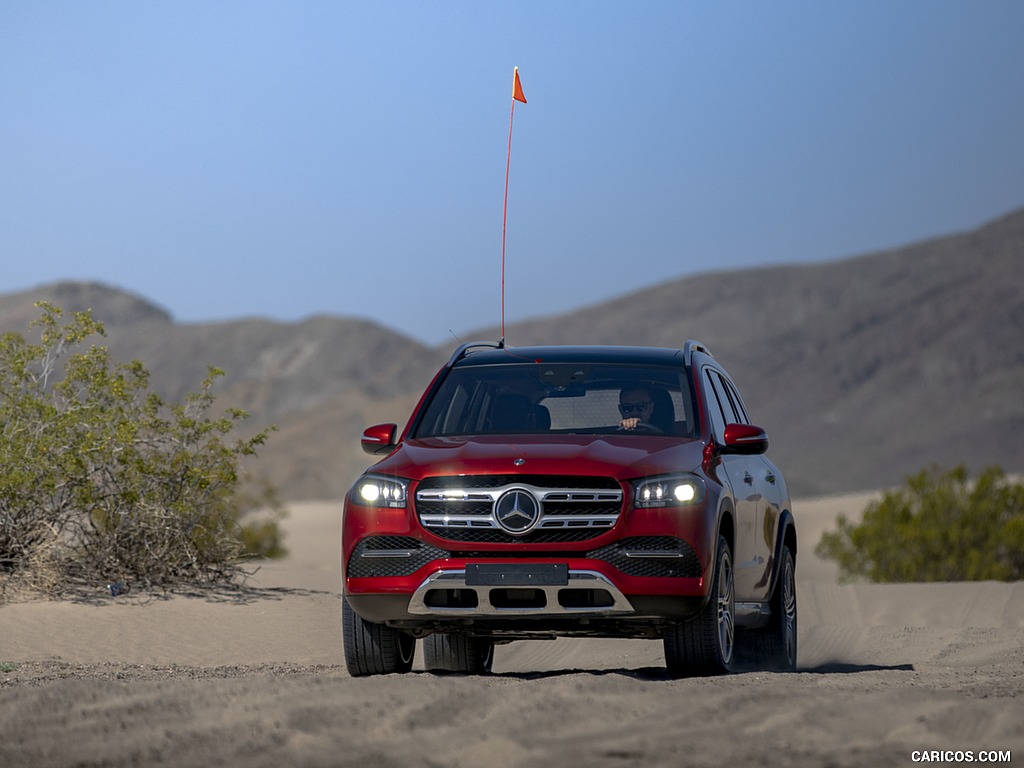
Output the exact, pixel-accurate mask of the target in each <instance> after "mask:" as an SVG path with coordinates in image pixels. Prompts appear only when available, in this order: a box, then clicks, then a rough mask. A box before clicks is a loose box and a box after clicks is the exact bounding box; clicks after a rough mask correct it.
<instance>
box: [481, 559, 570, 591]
mask: <svg viewBox="0 0 1024 768" xmlns="http://www.w3.org/2000/svg"><path fill="white" fill-rule="evenodd" d="M568 583H569V566H568V565H567V564H566V563H470V564H469V565H467V566H466V586H467V587H564V586H566V585H567V584H568Z"/></svg>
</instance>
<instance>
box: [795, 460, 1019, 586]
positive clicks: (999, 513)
mask: <svg viewBox="0 0 1024 768" xmlns="http://www.w3.org/2000/svg"><path fill="white" fill-rule="evenodd" d="M815 551H816V552H817V553H818V555H819V556H821V557H824V558H828V559H831V560H835V561H836V562H837V563H838V564H839V568H840V574H841V578H842V579H843V580H851V579H855V578H859V577H861V578H867V579H869V580H870V581H875V582H891V581H895V582H907V581H979V580H987V579H991V580H999V581H1009V580H1016V579H1020V578H1021V577H1022V576H1024V485H1022V484H1021V483H1019V482H1012V481H1010V480H1009V479H1008V478H1007V477H1006V475H1005V474H1004V473H1003V471H1002V470H1001V469H1000V468H998V467H989V468H987V469H985V470H984V471H983V472H982V473H981V474H980V476H979V477H978V478H977V480H975V481H973V482H972V481H971V480H970V478H969V476H968V473H967V470H966V469H965V468H964V467H963V466H959V467H956V468H954V469H951V470H948V471H942V470H940V469H938V468H932V469H930V470H925V471H922V472H920V473H918V474H916V475H914V476H912V477H909V478H907V481H906V485H905V487H903V488H898V489H895V490H891V491H887V492H886V493H885V494H883V496H882V498H881V499H879V500H878V501H874V502H872V503H870V504H869V505H868V506H867V508H866V509H865V511H864V515H863V519H862V520H861V522H860V523H858V524H854V523H851V522H850V521H849V520H848V519H847V518H846V516H845V515H841V516H840V517H839V519H838V529H837V530H835V531H831V532H827V533H825V534H824V535H823V536H822V537H821V541H820V542H819V543H818V546H817V548H816V550H815Z"/></svg>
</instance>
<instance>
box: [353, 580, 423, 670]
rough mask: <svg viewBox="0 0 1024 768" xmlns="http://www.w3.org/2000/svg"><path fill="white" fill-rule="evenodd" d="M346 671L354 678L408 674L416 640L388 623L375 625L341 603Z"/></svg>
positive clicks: (414, 653)
mask: <svg viewBox="0 0 1024 768" xmlns="http://www.w3.org/2000/svg"><path fill="white" fill-rule="evenodd" d="M341 630H342V639H343V640H344V646H345V668H346V669H347V670H348V673H349V674H350V675H352V677H366V676H367V675H390V674H395V673H405V672H408V671H410V670H411V669H412V660H413V657H414V656H415V655H416V638H415V637H413V636H412V635H408V634H406V633H404V632H399V631H398V630H397V629H392V628H391V627H389V626H387V625H386V624H372V623H371V622H369V621H366V620H364V619H363V618H362V617H361V616H360V615H359V614H358V613H356V612H355V611H353V610H352V607H351V606H350V605H349V604H348V600H345V599H344V598H342V601H341Z"/></svg>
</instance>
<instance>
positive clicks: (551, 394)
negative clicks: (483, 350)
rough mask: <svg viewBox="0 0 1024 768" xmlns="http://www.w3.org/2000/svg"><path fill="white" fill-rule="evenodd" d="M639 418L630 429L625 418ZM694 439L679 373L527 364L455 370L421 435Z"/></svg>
mask: <svg viewBox="0 0 1024 768" xmlns="http://www.w3.org/2000/svg"><path fill="white" fill-rule="evenodd" d="M629 417H639V418H640V421H641V422H642V425H641V427H640V428H638V429H634V430H631V431H628V432H626V431H622V430H620V428H619V423H620V421H621V420H622V419H623V418H629ZM550 433H567V434H636V435H640V434H645V435H650V434H664V435H671V436H675V437H693V436H694V419H693V398H692V395H691V392H690V387H689V385H688V382H687V379H686V378H685V377H684V376H683V372H682V371H681V370H679V369H676V368H668V367H655V366H641V365H596V364H590V363H587V364H579V365H577V364H571V363H556V364H550V363H522V364H508V363H504V364H501V365H470V366H463V367H457V368H454V369H452V370H451V371H450V372H449V373H448V376H447V377H446V378H445V380H444V382H443V383H442V384H441V386H440V388H439V389H438V390H437V392H436V393H435V394H434V396H433V398H432V399H431V401H430V403H429V404H428V405H427V407H426V409H425V411H424V414H423V417H422V419H420V421H419V423H418V425H417V426H416V428H415V431H414V435H413V437H418V438H422V437H445V436H449V435H485V434H550Z"/></svg>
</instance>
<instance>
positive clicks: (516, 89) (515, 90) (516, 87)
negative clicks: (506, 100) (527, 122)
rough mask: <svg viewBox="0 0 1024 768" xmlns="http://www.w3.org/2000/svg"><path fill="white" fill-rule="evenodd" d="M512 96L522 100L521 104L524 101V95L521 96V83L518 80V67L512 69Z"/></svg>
mask: <svg viewBox="0 0 1024 768" xmlns="http://www.w3.org/2000/svg"><path fill="white" fill-rule="evenodd" d="M512 98H513V99H515V100H516V101H521V102H523V104H525V103H526V97H525V96H523V84H522V83H520V82H519V67H513V69H512Z"/></svg>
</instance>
